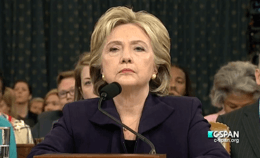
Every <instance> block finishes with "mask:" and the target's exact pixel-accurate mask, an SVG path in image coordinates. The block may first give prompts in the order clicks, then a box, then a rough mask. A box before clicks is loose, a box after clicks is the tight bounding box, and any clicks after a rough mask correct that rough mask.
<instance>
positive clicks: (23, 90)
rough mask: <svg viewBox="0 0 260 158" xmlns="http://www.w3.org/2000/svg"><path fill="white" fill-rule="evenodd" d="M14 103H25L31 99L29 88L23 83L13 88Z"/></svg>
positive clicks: (18, 83)
mask: <svg viewBox="0 0 260 158" xmlns="http://www.w3.org/2000/svg"><path fill="white" fill-rule="evenodd" d="M14 94H15V98H16V99H15V102H16V103H26V102H29V100H30V99H31V94H30V92H29V87H28V85H27V84H26V83H24V82H17V83H16V84H15V86H14Z"/></svg>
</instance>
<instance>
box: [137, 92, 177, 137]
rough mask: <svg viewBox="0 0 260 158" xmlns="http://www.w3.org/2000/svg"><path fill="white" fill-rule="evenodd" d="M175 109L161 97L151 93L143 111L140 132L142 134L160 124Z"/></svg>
mask: <svg viewBox="0 0 260 158" xmlns="http://www.w3.org/2000/svg"><path fill="white" fill-rule="evenodd" d="M173 111H174V108H173V107H171V106H169V105H167V104H165V103H164V102H162V101H161V100H160V99H159V97H156V96H155V95H152V94H149V95H148V97H147V99H146V102H145V105H144V109H143V112H142V117H141V120H140V125H139V129H138V133H140V134H142V133H144V132H146V131H148V130H150V129H152V128H154V127H156V126H158V125H160V124H161V123H162V122H164V120H165V119H167V118H168V117H169V116H170V115H171V114H172V113H173Z"/></svg>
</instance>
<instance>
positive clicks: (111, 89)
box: [99, 82, 122, 99]
mask: <svg viewBox="0 0 260 158" xmlns="http://www.w3.org/2000/svg"><path fill="white" fill-rule="evenodd" d="M121 91H122V88H121V86H120V84H119V83H117V82H113V83H110V84H108V85H106V86H104V87H103V88H102V89H101V90H100V92H99V94H100V96H101V94H102V93H106V95H107V96H106V99H112V98H114V97H115V96H117V95H118V94H120V93H121Z"/></svg>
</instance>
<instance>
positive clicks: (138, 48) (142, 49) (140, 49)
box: [135, 47, 145, 52]
mask: <svg viewBox="0 0 260 158" xmlns="http://www.w3.org/2000/svg"><path fill="white" fill-rule="evenodd" d="M135 50H137V51H139V52H141V51H145V49H144V48H143V47H135Z"/></svg>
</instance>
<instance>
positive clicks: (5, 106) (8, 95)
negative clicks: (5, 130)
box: [0, 87, 17, 121]
mask: <svg viewBox="0 0 260 158" xmlns="http://www.w3.org/2000/svg"><path fill="white" fill-rule="evenodd" d="M4 94H5V95H3V99H2V101H1V102H0V109H1V111H2V112H3V113H5V114H7V115H9V116H10V120H9V121H11V117H14V118H17V113H16V107H15V105H14V102H15V96H14V92H13V89H12V88H10V87H5V93H4Z"/></svg>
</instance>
